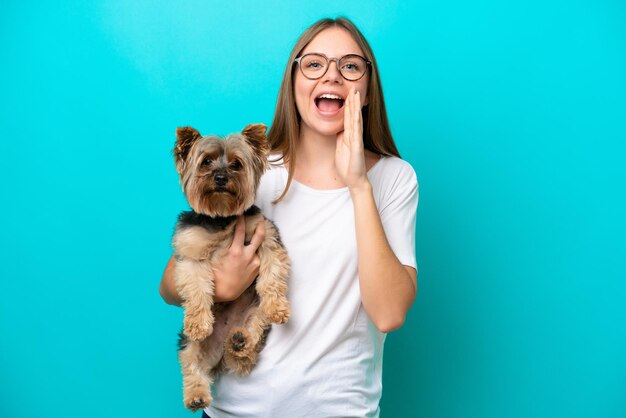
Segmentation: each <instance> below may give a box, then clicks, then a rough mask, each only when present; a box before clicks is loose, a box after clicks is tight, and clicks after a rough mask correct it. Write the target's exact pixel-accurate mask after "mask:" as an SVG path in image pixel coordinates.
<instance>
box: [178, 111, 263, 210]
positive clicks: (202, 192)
mask: <svg viewBox="0 0 626 418" xmlns="http://www.w3.org/2000/svg"><path fill="white" fill-rule="evenodd" d="M266 130H267V127H266V126H265V125H263V124H260V123H259V124H253V125H248V126H246V127H245V128H244V130H243V131H242V132H241V133H240V134H232V135H229V136H227V137H225V138H223V139H221V138H219V137H217V136H212V135H209V136H202V135H200V132H198V131H197V130H195V129H194V128H191V127H184V128H178V129H177V130H176V146H175V147H174V161H175V163H176V170H177V171H178V174H179V175H180V182H181V185H182V188H183V192H184V193H185V196H186V197H187V201H188V202H189V205H190V206H191V207H192V209H193V210H194V211H196V212H197V213H202V214H204V215H207V216H210V217H217V216H231V215H240V214H242V213H243V212H244V211H245V210H246V209H248V208H249V207H250V206H252V205H253V204H254V198H255V194H256V189H257V187H258V185H259V181H260V179H261V175H262V174H263V173H264V172H265V169H266V168H267V157H268V155H269V150H270V149H269V144H268V142H267V137H266V136H265V131H266Z"/></svg>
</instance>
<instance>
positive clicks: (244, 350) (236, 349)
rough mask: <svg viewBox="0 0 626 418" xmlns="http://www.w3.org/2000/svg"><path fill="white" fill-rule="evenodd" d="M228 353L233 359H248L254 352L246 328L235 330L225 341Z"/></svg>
mask: <svg viewBox="0 0 626 418" xmlns="http://www.w3.org/2000/svg"><path fill="white" fill-rule="evenodd" d="M225 344H226V347H225V348H226V353H228V354H230V355H231V356H233V357H238V358H240V357H246V356H248V355H249V353H250V351H251V350H252V348H253V347H252V345H251V337H250V334H249V333H248V331H247V330H246V329H245V328H235V329H233V330H232V332H231V334H230V337H228V338H227V339H226V341H225Z"/></svg>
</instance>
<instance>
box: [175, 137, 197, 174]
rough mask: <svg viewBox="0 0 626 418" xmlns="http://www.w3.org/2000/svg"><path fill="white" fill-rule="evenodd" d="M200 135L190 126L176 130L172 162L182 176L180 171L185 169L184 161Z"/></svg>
mask: <svg viewBox="0 0 626 418" xmlns="http://www.w3.org/2000/svg"><path fill="white" fill-rule="evenodd" d="M201 137H202V135H200V132H198V131H197V130H195V129H194V128H192V127H191V126H185V127H183V128H177V129H176V146H174V162H175V163H176V170H177V171H178V173H179V174H181V175H182V170H183V168H184V167H185V161H186V160H187V156H188V155H189V150H191V146H192V145H193V144H194V143H195V142H196V141H197V140H198V139H199V138H201Z"/></svg>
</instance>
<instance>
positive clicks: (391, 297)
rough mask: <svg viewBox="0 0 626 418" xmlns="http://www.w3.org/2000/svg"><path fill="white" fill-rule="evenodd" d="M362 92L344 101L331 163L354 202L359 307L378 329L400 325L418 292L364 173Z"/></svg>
mask: <svg viewBox="0 0 626 418" xmlns="http://www.w3.org/2000/svg"><path fill="white" fill-rule="evenodd" d="M361 117H362V115H361V99H360V93H359V92H357V91H354V89H353V90H352V91H351V92H350V94H349V95H348V97H347V98H346V101H345V104H344V131H343V132H342V133H340V134H339V135H337V149H336V155H335V163H336V166H337V170H338V172H339V174H340V176H342V178H343V180H344V182H345V183H346V185H347V186H348V188H349V190H350V194H351V196H352V202H353V205H354V218H355V227H356V240H357V254H358V269H359V286H360V289H361V300H362V302H363V307H364V308H365V311H366V312H367V314H368V315H369V317H370V319H371V320H372V322H373V323H374V325H375V326H376V327H377V328H378V329H379V330H380V331H382V332H390V331H393V330H395V329H398V328H399V327H400V326H402V324H403V323H404V320H405V317H406V314H407V312H408V310H409V308H410V307H411V305H412V304H413V301H414V300H415V295H416V293H417V272H416V270H415V269H414V268H413V267H409V266H405V265H402V264H401V263H400V261H399V260H398V258H397V257H396V255H395V254H394V252H393V250H392V249H391V247H390V245H389V242H388V241H387V237H386V235H385V231H384V229H383V225H382V222H381V219H380V215H379V213H378V209H377V207H376V202H375V200H374V195H373V192H372V186H371V184H370V182H369V179H368V178H367V170H366V167H365V151H364V149H363V121H362V119H361Z"/></svg>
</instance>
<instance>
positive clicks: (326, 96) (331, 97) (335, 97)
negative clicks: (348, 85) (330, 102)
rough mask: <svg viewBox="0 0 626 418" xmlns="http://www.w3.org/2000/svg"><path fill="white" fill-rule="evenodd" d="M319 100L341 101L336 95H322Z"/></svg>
mask: <svg viewBox="0 0 626 418" xmlns="http://www.w3.org/2000/svg"><path fill="white" fill-rule="evenodd" d="M319 98H320V99H334V100H342V99H341V97H339V96H337V95H336V94H328V93H325V94H322V95H321V96H320V97H319Z"/></svg>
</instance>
